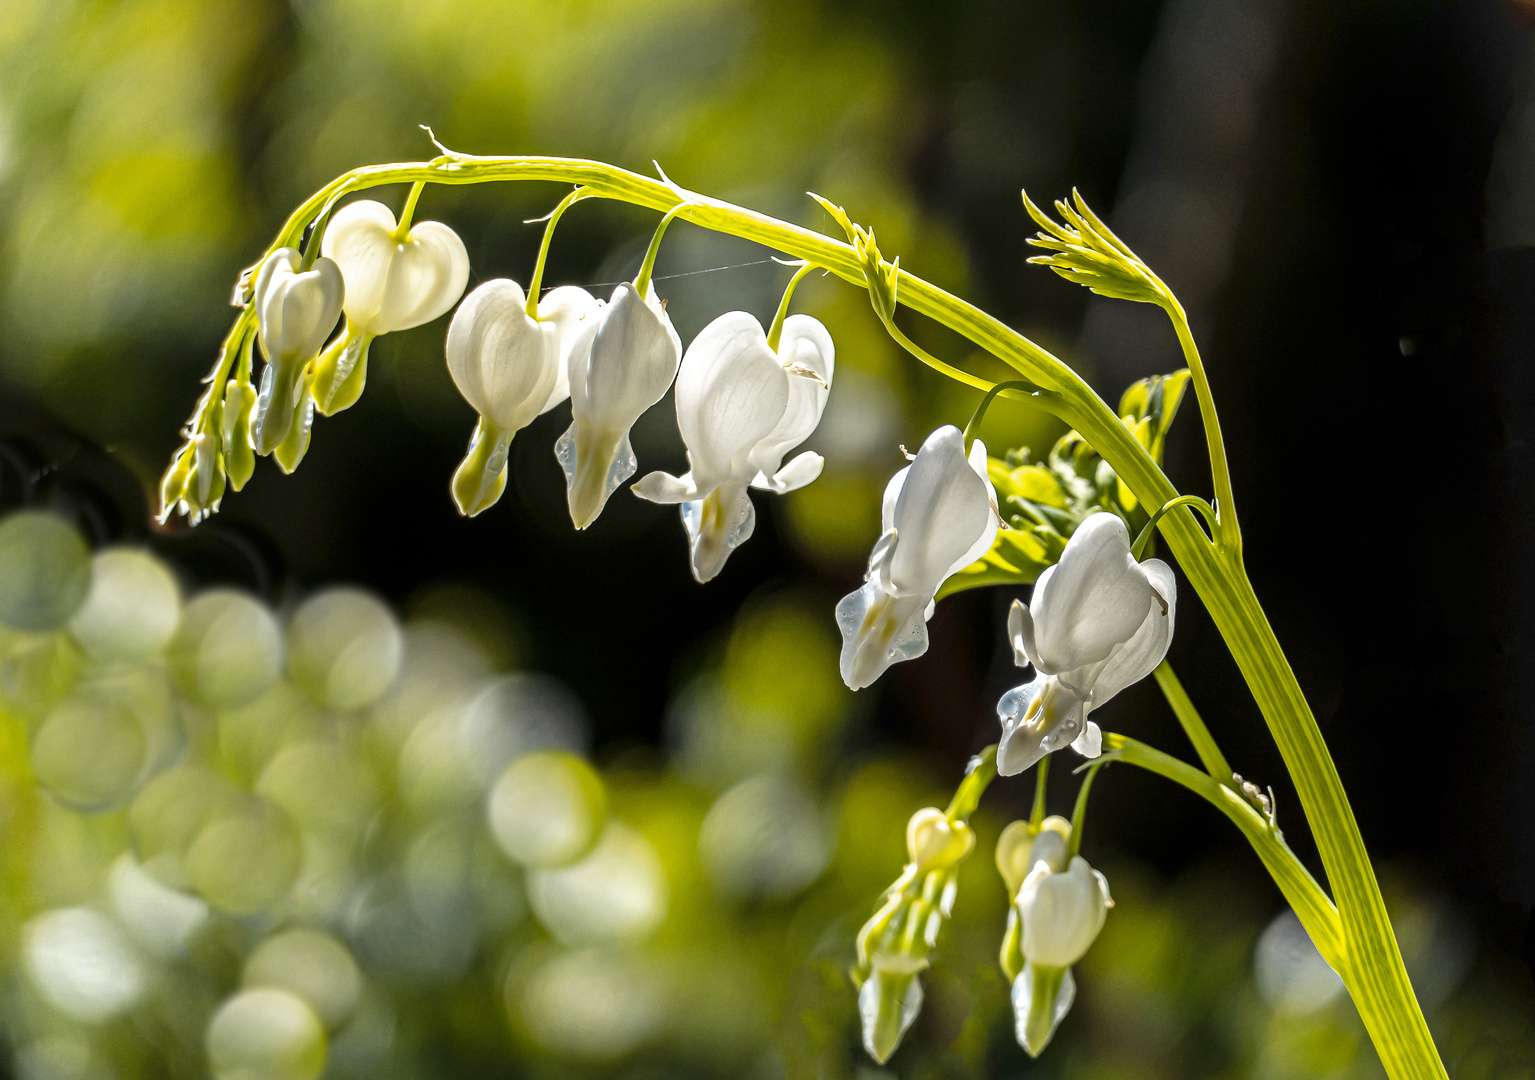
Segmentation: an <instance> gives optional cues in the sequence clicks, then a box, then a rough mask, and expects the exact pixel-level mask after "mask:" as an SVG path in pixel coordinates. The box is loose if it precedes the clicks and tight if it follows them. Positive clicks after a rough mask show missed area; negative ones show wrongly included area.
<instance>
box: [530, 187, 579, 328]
mask: <svg viewBox="0 0 1535 1080" xmlns="http://www.w3.org/2000/svg"><path fill="white" fill-rule="evenodd" d="M592 194H593V192H592V190H591V188H586V187H578V188H576V190H574V191H572V192H571V193H570V194H569V195H567V196H565V197H564V198H563V199H561V200H560V204H559V205H558V206H556V207H555V208H554V209H553V210H552V211H550V213H549V217H548V222H549V224H547V225H545V226H544V239H543V242H542V243H541V244H539V246H538V261H537V262H536V263H534V264H533V277H532V279H531V280H530V281H529V282H528V316H529V318H533V319H536V318H538V294H539V293H540V292H541V291H542V290H543V287H544V264H545V263H547V262H548V261H549V245H550V244H551V243H552V242H553V241H554V227H555V226H556V225H558V224H559V223H560V218H561V217H563V216H564V215H565V211H566V210H569V209H570V207H571V206H572V205H573V204H574V203H578V202H580V201H581V200H582V199H586V198H590V197H591V196H592Z"/></svg>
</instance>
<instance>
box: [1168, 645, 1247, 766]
mask: <svg viewBox="0 0 1535 1080" xmlns="http://www.w3.org/2000/svg"><path fill="white" fill-rule="evenodd" d="M1152 675H1154V676H1155V677H1156V680H1157V686H1159V687H1160V688H1161V690H1162V696H1163V697H1165V698H1166V699H1167V703H1168V704H1169V705H1171V706H1172V709H1173V715H1175V716H1176V717H1177V718H1178V723H1179V724H1180V725H1181V726H1182V727H1183V733H1184V734H1185V735H1187V736H1188V737H1189V742H1191V743H1193V744H1194V752H1195V753H1196V754H1198V755H1199V760H1200V761H1201V762H1203V763H1204V767H1205V771H1206V772H1208V773H1209V774H1210V776H1211V778H1212V779H1213V780H1215V782H1216V783H1219V784H1226V785H1229V784H1230V783H1231V777H1232V775H1233V774H1232V772H1231V765H1230V763H1228V762H1227V761H1226V756H1225V755H1224V754H1222V753H1221V748H1220V747H1218V746H1216V745H1215V738H1214V736H1212V735H1211V734H1210V729H1209V728H1207V727H1205V722H1204V720H1202V719H1200V716H1199V710H1198V709H1196V708H1194V703H1193V702H1192V701H1190V700H1189V695H1188V694H1187V693H1186V692H1185V691H1184V689H1183V684H1182V683H1181V682H1179V681H1178V676H1176V675H1174V674H1173V669H1172V666H1171V665H1170V664H1168V662H1167V661H1166V660H1163V661H1162V662H1161V663H1160V664H1158V665H1157V666H1156V670H1155V671H1153V672H1152Z"/></svg>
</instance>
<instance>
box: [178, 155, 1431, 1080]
mask: <svg viewBox="0 0 1535 1080" xmlns="http://www.w3.org/2000/svg"><path fill="white" fill-rule="evenodd" d="M513 180H534V181H545V182H550V183H560V184H567V185H569V184H573V185H577V186H580V187H583V188H584V189H586V191H587V192H588V193H589V196H590V197H598V198H607V199H614V200H617V201H621V202H626V203H630V204H632V205H636V206H643V207H648V208H650V209H654V210H657V211H661V212H663V213H665V212H669V211H673V210H675V211H676V212H677V213H676V216H677V217H678V218H681V219H683V220H686V221H688V222H689V223H691V224H693V225H696V226H699V227H701V228H706V229H710V230H713V231H716V232H721V233H726V234H729V235H732V236H737V237H740V238H743V239H747V240H753V241H756V242H758V243H761V244H763V245H765V246H768V247H771V248H774V249H776V250H778V251H782V252H784V253H786V254H788V255H791V256H793V257H796V258H799V259H804V260H806V261H807V262H810V263H812V264H814V265H816V266H820V267H823V268H825V269H827V270H829V271H830V272H831V273H833V274H835V275H837V276H838V277H840V278H842V279H844V280H846V281H848V282H850V283H852V284H854V285H857V286H859V287H863V288H868V287H869V284H870V283H869V279H868V276H867V274H868V273H869V270H868V268H867V267H866V265H865V262H864V261H863V260H861V258H860V253H859V252H858V251H855V249H854V247H853V246H852V245H850V244H849V243H846V242H844V241H842V240H838V239H834V238H832V237H829V236H826V235H823V234H822V233H819V232H815V231H813V230H810V229H806V228H803V227H801V226H798V225H793V224H790V223H788V222H784V221H780V220H777V219H775V218H771V217H768V216H767V215H765V214H761V213H758V212H756V211H753V210H749V209H746V208H743V207H739V206H735V205H732V204H730V203H726V202H722V201H719V200H716V199H711V198H709V197H707V196H704V195H698V194H694V193H691V192H688V193H684V194H679V189H678V188H676V187H675V186H674V185H672V184H669V183H667V182H664V181H662V180H654V179H651V178H649V177H646V176H642V175H640V174H637V173H633V172H629V171H627V170H624V169H619V168H616V167H614V166H611V165H607V164H604V163H602V162H597V161H585V160H577V159H567V158H554V157H536V156H510V157H480V156H473V155H465V154H457V153H452V152H444V153H443V154H442V155H441V156H439V157H436V158H434V159H432V160H430V161H423V162H409V163H401V164H389V165H374V166H368V167H365V168H361V169H355V170H353V171H351V172H349V173H346V174H344V175H343V176H340V177H338V178H337V179H335V180H334V181H332V182H331V183H329V184H327V185H326V186H325V187H323V188H321V189H320V190H319V191H318V192H316V193H315V194H314V195H313V196H311V197H310V198H309V199H308V200H306V201H305V203H304V204H303V205H302V206H300V207H299V208H298V209H297V210H295V211H294V213H293V214H292V216H291V217H289V219H288V221H287V222H286V224H285V225H284V226H283V228H282V230H281V232H280V233H279V234H278V236H277V237H276V239H275V240H274V242H273V244H272V246H271V247H270V248H269V249H268V250H267V252H265V253H263V255H262V258H261V260H259V261H258V262H257V263H255V264H254V265H253V266H252V267H251V268H250V269H248V270H247V271H246V273H245V274H244V275H242V277H241V280H240V284H239V285H238V286H237V288H236V293H235V298H234V299H235V303H236V304H237V305H238V306H241V307H246V305H247V304H248V303H249V300H250V290H251V282H252V281H253V279H254V276H255V273H256V271H257V270H258V269H259V268H260V266H261V265H262V263H264V262H265V261H266V259H267V258H268V257H269V256H270V255H271V254H272V253H274V252H275V251H277V250H278V249H280V248H284V247H297V246H298V244H299V241H300V240H301V239H302V237H303V234H304V232H305V230H306V228H307V227H308V226H309V225H310V223H311V222H314V221H315V220H316V219H317V218H318V219H321V220H323V219H324V218H325V217H327V216H328V215H329V213H330V211H331V210H332V209H334V207H335V206H336V204H337V202H338V200H340V199H341V198H343V197H344V196H346V195H348V194H351V193H353V192H358V191H363V190H366V189H369V188H373V187H378V186H382V185H386V184H401V183H409V184H420V183H428V184H432V183H436V184H454V185H458V184H479V183H487V182H496V181H513ZM683 204H686V205H683ZM876 269H877V270H878V273H879V275H880V280H879V282H878V287H879V288H880V289H881V290H885V289H889V291H890V292H891V293H893V298H894V299H895V300H896V302H898V303H899V304H901V305H904V306H905V307H907V308H909V309H910V310H911V311H914V312H916V313H918V314H921V315H925V316H927V317H929V318H931V319H933V320H935V321H937V322H939V323H942V324H943V325H944V326H947V327H948V328H950V329H951V330H954V331H955V332H957V333H959V334H960V335H962V336H963V337H965V338H967V339H968V340H969V341H971V342H973V343H974V344H975V345H977V346H979V347H980V348H982V349H984V350H986V351H987V352H989V353H991V354H992V355H994V356H996V357H998V358H1000V359H1001V360H1003V361H1004V362H1005V363H1007V364H1008V365H1009V366H1011V367H1012V368H1014V369H1015V370H1016V371H1018V372H1019V373H1020V375H1022V377H1023V378H1024V379H1025V380H1027V381H1028V382H1030V383H1032V384H1034V385H1036V386H1038V387H1040V388H1042V389H1043V390H1045V391H1048V392H1049V402H1048V403H1049V406H1050V408H1051V411H1052V412H1054V413H1056V415H1058V416H1059V417H1060V418H1061V419H1062V420H1064V421H1065V422H1066V423H1068V424H1069V425H1071V426H1072V427H1073V428H1075V429H1076V430H1077V431H1078V432H1080V433H1081V435H1082V436H1083V437H1084V438H1085V439H1086V440H1087V441H1088V442H1089V443H1090V444H1091V445H1092V446H1093V447H1094V448H1095V449H1096V450H1097V451H1098V452H1099V453H1100V454H1101V455H1102V457H1103V458H1104V459H1105V460H1106V461H1107V462H1108V463H1109V464H1110V465H1111V466H1112V467H1113V469H1114V470H1115V472H1116V473H1117V474H1118V476H1119V478H1120V479H1121V480H1122V481H1123V482H1124V483H1125V484H1126V485H1127V486H1128V487H1129V488H1130V490H1131V491H1132V492H1133V493H1134V495H1135V497H1136V498H1137V499H1138V500H1139V501H1140V503H1141V504H1142V505H1144V506H1147V507H1160V506H1164V505H1166V504H1167V503H1168V502H1170V501H1171V500H1173V499H1175V498H1178V497H1179V492H1178V491H1177V489H1176V488H1174V486H1173V485H1172V483H1171V482H1170V481H1169V480H1168V479H1167V477H1166V475H1165V474H1164V473H1163V472H1162V470H1161V468H1160V467H1159V466H1158V465H1157V463H1156V462H1155V460H1154V459H1153V458H1152V457H1151V455H1150V454H1149V453H1148V452H1147V450H1146V449H1145V448H1144V447H1143V446H1142V445H1141V444H1140V443H1139V442H1138V441H1137V440H1136V438H1135V437H1134V436H1133V435H1132V434H1131V433H1130V431H1129V430H1128V429H1127V428H1126V427H1125V426H1124V424H1123V423H1121V421H1120V419H1119V417H1118V416H1116V415H1115V413H1114V411H1113V410H1112V409H1111V408H1110V407H1109V405H1108V404H1106V403H1105V402H1104V401H1103V399H1102V398H1100V397H1099V396H1098V395H1097V394H1096V393H1095V392H1094V391H1093V389H1092V388H1091V387H1090V386H1088V385H1087V383H1086V382H1084V381H1083V380H1082V378H1081V377H1080V376H1078V375H1077V374H1076V373H1075V372H1074V371H1072V370H1071V368H1070V367H1068V366H1067V365H1066V364H1065V363H1063V362H1062V361H1061V360H1059V359H1058V358H1057V357H1055V356H1054V355H1052V354H1051V353H1049V352H1048V351H1046V350H1045V349H1043V348H1041V347H1040V346H1039V345H1037V344H1035V343H1034V342H1032V341H1030V340H1029V339H1028V338H1025V337H1024V336H1022V335H1021V334H1019V333H1017V332H1016V331H1014V330H1012V329H1011V328H1009V327H1008V326H1006V325H1005V324H1003V323H1002V322H1001V321H999V320H998V319H996V318H994V317H992V316H990V315H988V314H986V313H985V312H983V311H981V310H979V309H978V308H976V307H974V306H972V305H971V304H968V303H966V302H965V301H963V300H961V299H959V298H958V297H956V296H953V295H951V294H950V293H947V292H945V291H944V290H942V289H940V288H938V287H937V286H935V285H932V284H931V283H929V282H927V281H924V280H923V279H922V278H919V277H917V276H915V275H914V274H912V273H910V272H909V271H908V270H906V269H903V268H899V267H898V265H897V264H895V263H887V262H883V261H880V262H879V263H878V266H877V268H876ZM892 285H893V288H891V286H892ZM1169 313H1170V315H1173V317H1174V323H1175V329H1177V331H1178V334H1179V338H1180V341H1181V342H1182V343H1183V345H1184V347H1185V350H1186V351H1187V350H1191V349H1192V348H1193V341H1192V337H1191V336H1190V335H1189V334H1188V330H1187V324H1186V322H1181V323H1180V321H1179V320H1178V318H1177V313H1175V312H1172V311H1171V310H1170V312H1169ZM254 330H255V318H254V312H253V310H252V309H250V308H248V307H247V308H246V310H245V311H244V312H242V314H241V315H240V317H239V318H238V319H237V321H236V323H235V325H234V327H233V328H232V329H231V331H230V333H229V335H228V337H227V338H226V340H225V342H224V346H223V348H222V349H221V350H220V353H219V356H218V359H217V361H216V363H215V365H214V369H213V371H212V373H211V375H210V378H209V383H208V385H209V389H208V391H207V392H206V393H205V394H204V396H203V398H202V399H201V400H200V401H199V403H198V406H197V410H196V412H195V413H194V414H193V417H192V419H191V421H190V422H189V425H188V429H187V432H186V434H187V435H188V437H189V438H194V437H196V435H197V434H198V433H199V432H202V431H209V430H214V426H213V425H215V424H216V422H217V419H218V417H217V413H218V409H217V408H216V402H218V401H220V400H221V399H222V395H223V392H224V385H225V380H226V379H227V378H228V376H229V372H230V370H231V367H232V365H233V363H234V362H235V360H236V358H237V357H238V356H239V354H240V351H241V349H242V347H243V345H244V343H245V340H246V338H247V337H248V336H249V335H250V334H251V333H253V332H254ZM1196 355H1197V354H1196ZM943 369H944V370H945V373H946V374H949V375H950V376H951V377H953V378H956V379H957V380H958V381H960V382H963V383H964V384H966V385H969V386H972V387H975V388H977V389H980V390H989V389H991V388H992V387H993V386H994V384H993V383H992V382H990V381H988V380H986V379H983V378H981V377H979V376H976V375H973V374H971V373H968V372H964V371H960V370H958V369H954V368H952V367H950V366H949V365H943ZM1196 376H1197V378H1198V380H1199V382H1200V386H1199V387H1198V389H1199V392H1200V397H1201V405H1202V406H1205V405H1206V403H1207V402H1208V401H1209V391H1208V385H1207V383H1206V381H1205V380H1204V373H1203V369H1202V367H1199V368H1197V369H1196ZM1003 393H1004V395H1005V396H1009V397H1018V398H1023V397H1028V396H1030V395H1028V394H1026V393H1025V392H1023V391H1020V390H1007V391H1003ZM1035 400H1036V401H1037V400H1039V399H1038V398H1035ZM1206 416H1207V420H1208V419H1210V418H1212V417H1213V406H1212V407H1211V408H1209V409H1207V410H1206ZM1207 434H1209V435H1210V441H1211V447H1212V455H1214V456H1215V457H1216V459H1217V461H1221V462H1223V461H1224V449H1223V447H1221V445H1220V439H1219V434H1218V430H1216V431H1213V432H1209V433H1207ZM1223 487H1224V485H1223ZM1222 493H1224V494H1227V495H1228V500H1227V502H1226V505H1223V506H1221V507H1220V509H1221V510H1222V511H1227V510H1228V508H1229V507H1230V502H1229V492H1222ZM1158 527H1159V528H1160V531H1161V533H1162V535H1163V537H1164V538H1165V539H1166V541H1167V544H1168V547H1169V548H1170V550H1171V552H1172V553H1173V555H1174V556H1175V557H1176V558H1177V560H1178V562H1179V564H1180V565H1181V566H1182V568H1183V570H1184V573H1185V574H1186V575H1187V577H1188V579H1189V581H1190V583H1191V584H1192V585H1193V587H1194V589H1195V591H1196V592H1197V593H1198V594H1199V596H1200V597H1201V599H1202V600H1203V601H1204V603H1205V605H1206V607H1207V608H1208V610H1209V611H1210V613H1211V616H1212V618H1213V619H1214V621H1215V624H1216V626H1217V627H1219V629H1220V631H1221V634H1222V636H1223V637H1224V638H1225V640H1226V643H1227V646H1228V647H1229V648H1230V649H1231V652H1232V655H1233V656H1234V657H1235V659H1236V661H1237V664H1238V666H1239V668H1240V669H1241V671H1242V674H1243V676H1244V678H1245V679H1246V680H1247V683H1248V686H1249V687H1250V688H1251V690H1252V693H1253V696H1254V698H1255V699H1256V700H1257V703H1258V706H1259V708H1260V710H1261V711H1262V713H1263V716H1264V719H1265V720H1266V722H1267V723H1268V726H1269V729H1270V731H1271V732H1272V733H1273V735H1274V738H1275V741H1276V742H1277V743H1278V746H1279V749H1280V752H1281V754H1282V755H1283V758H1284V761H1285V764H1286V766H1287V768H1288V769H1289V772H1290V774H1291V776H1292V778H1293V780H1294V782H1295V785H1296V788H1297V790H1298V791H1299V794H1300V800H1301V804H1302V807H1303V809H1304V811H1305V814H1306V818H1307V821H1308V822H1309V824H1310V825H1311V828H1312V831H1313V833H1314V835H1315V837H1316V842H1317V847H1318V849H1319V851H1320V853H1321V857H1322V862H1323V866H1324V868H1325V871H1326V876H1327V880H1328V882H1329V883H1330V885H1331V887H1332V890H1333V893H1334V898H1335V900H1336V905H1337V913H1338V916H1337V917H1338V920H1339V926H1340V929H1341V935H1340V936H1341V940H1340V942H1339V944H1338V945H1337V947H1336V948H1335V949H1333V950H1331V952H1332V955H1330V956H1329V960H1330V961H1332V962H1333V963H1334V964H1335V966H1336V967H1337V968H1338V971H1339V974H1340V975H1341V976H1342V977H1343V980H1344V982H1345V984H1346V985H1347V987H1348V989H1349V992H1350V994H1351V995H1352V997H1353V999H1354V1002H1355V1004H1356V1006H1357V1007H1358V1009H1359V1013H1360V1015H1361V1017H1362V1018H1363V1020H1364V1022H1365V1026H1366V1028H1367V1029H1368V1031H1369V1033H1370V1036H1371V1039H1372V1040H1373V1042H1374V1044H1375V1047H1376V1049H1377V1051H1378V1053H1379V1054H1380V1057H1381V1060H1382V1062H1383V1064H1384V1065H1385V1068H1386V1071H1387V1073H1388V1074H1389V1075H1390V1076H1391V1077H1393V1078H1394V1080H1430V1078H1442V1077H1445V1075H1446V1074H1445V1071H1444V1067H1443V1065H1442V1063H1441V1062H1440V1060H1439V1055H1438V1052H1437V1051H1436V1049H1435V1047H1434V1044H1433V1041H1432V1039H1431V1037H1430V1035H1429V1031H1428V1026H1427V1024H1426V1022H1425V1020H1424V1018H1423V1014H1422V1012H1421V1010H1420V1009H1419V1007H1418V1004H1417V1000H1416V998H1415V997H1414V994H1413V990H1412V986H1411V984H1410V982H1409V981H1408V977H1407V973H1406V969H1405V967H1404V966H1403V963H1402V958H1401V953H1400V950H1399V949H1398V947H1397V944H1396V939H1395V937H1394V936H1393V933H1392V930H1391V925H1390V922H1389V920H1388V919H1387V916H1386V909H1385V904H1384V901H1383V900H1382V897H1381V892H1380V887H1379V884H1378V883H1377V881H1376V879H1375V875H1374V872H1373V870H1372V868H1371V865H1370V861H1369V857H1368V853H1367V851H1366V849H1365V846H1364V841H1363V838H1362V836H1361V835H1360V832H1359V827H1358V823H1357V822H1356V820H1355V818H1354V814H1353V811H1352V809H1351V808H1350V806H1349V803H1348V798H1347V796H1346V794H1345V793H1344V790H1343V785H1342V782H1341V780H1340V778H1339V776H1338V772H1337V769H1336V768H1335V766H1334V764H1333V761H1332V758H1331V756H1330V754H1329V753H1328V750H1327V747H1326V744H1325V742H1324V741H1323V739H1322V735H1321V732H1320V730H1319V728H1318V727H1317V723H1316V719H1315V717H1314V716H1313V715H1312V712H1311V709H1310V706H1309V705H1308V704H1307V702H1306V699H1305V695H1304V694H1303V693H1302V691H1301V688H1300V686H1299V683H1298V682H1297V680H1296V678H1295V674H1294V672H1293V671H1292V670H1291V668H1290V665H1289V663H1288V661H1287V660H1286V659H1285V656H1284V653H1283V651H1282V650H1281V649H1280V646H1279V643H1278V641H1277V639H1276V638H1275V636H1274V633H1273V630H1272V628H1271V627H1270V626H1269V622H1268V619H1267V617H1266V616H1265V614H1264V612H1263V609H1262V607H1261V606H1260V605H1259V603H1258V600H1257V597H1256V595H1255V594H1254V592H1253V589H1252V586H1251V583H1250V582H1249V581H1248V577H1247V572H1246V568H1245V566H1244V564H1243V561H1242V552H1241V545H1240V543H1239V542H1229V541H1230V539H1231V537H1229V536H1228V537H1227V539H1228V542H1226V543H1221V544H1212V542H1211V540H1210V538H1209V537H1208V536H1207V535H1206V534H1205V532H1204V531H1203V530H1202V529H1201V528H1200V526H1199V524H1198V523H1197V521H1196V520H1195V517H1194V512H1193V511H1192V510H1191V509H1190V508H1189V507H1187V506H1179V507H1178V508H1176V509H1175V510H1173V511H1171V512H1169V513H1167V514H1166V515H1164V516H1163V517H1162V518H1161V520H1160V521H1159V522H1158ZM1233 534H1234V530H1233ZM1218 539H1220V537H1219V536H1218ZM1271 869H1273V867H1271ZM1287 895H1288V893H1287ZM1318 945H1319V946H1320V945H1322V942H1318Z"/></svg>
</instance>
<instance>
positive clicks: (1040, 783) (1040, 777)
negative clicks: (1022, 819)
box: [1029, 754, 1050, 832]
mask: <svg viewBox="0 0 1535 1080" xmlns="http://www.w3.org/2000/svg"><path fill="white" fill-rule="evenodd" d="M1049 776H1050V755H1049V754H1046V755H1045V756H1044V757H1042V758H1040V759H1039V764H1038V765H1036V766H1034V809H1033V810H1032V811H1031V812H1030V814H1029V827H1030V828H1032V829H1033V830H1034V831H1035V832H1038V831H1039V825H1040V822H1042V821H1044V820H1045V780H1046V779H1048V778H1049Z"/></svg>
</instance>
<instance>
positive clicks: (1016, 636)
mask: <svg viewBox="0 0 1535 1080" xmlns="http://www.w3.org/2000/svg"><path fill="white" fill-rule="evenodd" d="M1046 572H1047V573H1048V571H1046ZM1007 637H1008V640H1009V641H1010V642H1012V645H1013V663H1014V664H1017V665H1018V666H1019V667H1028V666H1029V665H1030V664H1032V663H1033V662H1034V661H1033V652H1034V616H1032V615H1030V614H1029V609H1028V608H1026V607H1025V606H1024V604H1023V601H1022V600H1014V601H1013V606H1012V607H1010V608H1008V609H1007Z"/></svg>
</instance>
